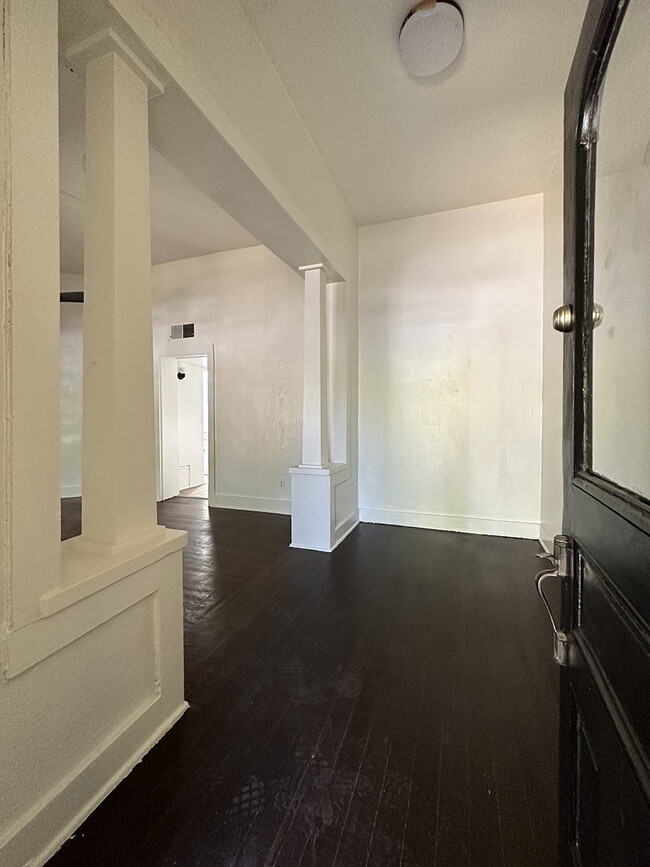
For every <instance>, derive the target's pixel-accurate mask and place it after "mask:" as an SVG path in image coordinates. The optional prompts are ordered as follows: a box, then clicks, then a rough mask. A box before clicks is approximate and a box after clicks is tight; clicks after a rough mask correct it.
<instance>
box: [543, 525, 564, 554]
mask: <svg viewBox="0 0 650 867" xmlns="http://www.w3.org/2000/svg"><path fill="white" fill-rule="evenodd" d="M561 532H562V528H561V527H552V526H551V525H550V524H540V527H539V543H540V545H541V546H542V548H543V549H544V550H545V551H546V553H547V554H550V553H552V552H553V539H554V538H555V536H556V535H559V534H560V533H561Z"/></svg>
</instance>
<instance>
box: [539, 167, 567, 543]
mask: <svg viewBox="0 0 650 867" xmlns="http://www.w3.org/2000/svg"><path fill="white" fill-rule="evenodd" d="M558 175H559V176H558V178H557V179H556V180H557V182H556V183H555V184H554V185H553V188H552V189H551V190H549V191H548V192H546V193H545V194H544V324H543V391H542V406H543V408H544V409H543V414H542V520H541V529H540V541H541V543H542V545H543V546H544V547H545V548H546V550H547V551H550V550H552V548H553V537H554V536H555V535H557V534H558V533H561V532H562V504H563V499H564V498H563V494H562V356H563V338H562V335H561V334H559V333H558V332H557V331H554V330H553V311H554V310H555V309H556V308H557V307H560V306H561V305H562V303H563V300H562V299H563V254H562V250H563V218H562V190H561V188H560V184H561V180H562V178H561V172H559V173H558Z"/></svg>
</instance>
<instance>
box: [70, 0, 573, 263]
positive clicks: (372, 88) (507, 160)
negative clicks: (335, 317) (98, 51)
mask: <svg viewBox="0 0 650 867" xmlns="http://www.w3.org/2000/svg"><path fill="white" fill-rule="evenodd" d="M240 2H241V4H242V6H243V8H244V9H245V11H246V13H247V14H248V16H249V18H250V20H251V22H252V23H253V26H254V27H255V28H256V30H257V32H258V34H259V37H260V39H261V41H262V43H263V44H264V46H265V47H266V50H267V51H268V53H269V55H270V56H271V59H272V60H273V62H274V64H275V66H276V68H277V70H278V72H279V75H280V77H281V79H282V81H283V82H284V85H285V87H286V89H287V91H288V93H289V96H290V97H291V99H292V100H293V102H294V103H295V105H296V107H297V109H298V111H299V113H300V114H301V116H302V118H303V121H304V123H305V126H306V128H307V130H308V131H309V133H310V134H311V136H312V138H313V140H314V142H315V143H316V146H317V147H318V149H319V150H320V152H321V154H322V156H323V159H324V160H325V162H326V163H327V165H328V166H329V169H330V171H331V174H332V176H333V178H334V180H335V182H336V183H337V184H338V186H339V188H340V189H341V191H342V193H343V195H344V196H345V198H346V199H347V201H348V204H349V206H350V208H351V210H352V212H353V214H354V216H355V217H356V219H357V222H358V223H359V224H360V225H367V224H371V223H378V222H383V221H387V220H394V219H401V218H404V217H412V216H417V215H421V214H429V213H434V212H437V211H443V210H449V209H452V208H459V207H466V206H468V205H473V204H479V203H482V202H490V201H498V200H501V199H507V198H512V197H515V196H522V195H527V194H529V193H536V192H540V191H542V190H543V189H544V188H545V186H546V185H547V183H548V179H549V177H550V175H551V172H552V170H553V167H554V166H555V175H556V176H557V174H558V171H557V170H558V167H559V165H560V164H561V146H562V110H563V109H562V103H563V90H564V85H565V82H566V78H567V75H568V72H569V67H570V64H571V60H572V57H573V52H574V50H575V45H576V43H577V40H578V35H579V32H580V27H581V23H582V18H583V16H584V12H585V9H586V5H587V0H550V2H547V3H545V4H543V3H539V0H490V2H486V0H460V3H461V6H462V9H463V13H464V17H465V43H464V46H463V48H462V50H461V53H460V55H459V57H458V58H457V60H456V61H455V62H454V63H453V64H452V65H451V66H450V67H449V69H447V70H446V71H445V72H443V73H442V74H441V75H438V76H435V77H433V78H431V79H414V78H410V77H409V76H408V75H407V74H406V73H405V72H404V70H403V69H402V67H401V65H400V62H399V57H398V53H397V37H398V34H399V29H400V26H401V23H402V21H403V19H404V17H405V15H406V13H407V12H408V11H409V9H410V8H411V6H412V5H413V3H414V2H415V0H354V2H350V0H327V2H323V0H240ZM60 82H61V83H60V99H61V270H63V271H70V272H73V273H81V271H82V270H83V195H84V192H83V186H84V180H83V155H84V149H85V148H84V85H83V82H82V81H80V80H79V79H78V78H77V77H76V76H75V75H74V74H73V73H71V72H70V71H69V70H68V69H66V67H65V66H62V67H61V75H60ZM150 159H151V215H152V261H153V262H154V263H159V262H167V261H172V260H175V259H183V258H188V257H192V256H201V255H205V254H207V253H213V252H219V251H222V250H229V249H237V248H240V247H248V246H252V245H255V244H257V243H258V242H257V241H256V239H255V238H254V237H253V235H251V234H250V233H249V232H247V231H246V230H245V229H243V228H242V227H241V226H240V225H239V224H238V223H237V222H235V221H234V220H233V219H232V218H231V217H230V216H228V215H227V214H226V212H225V211H223V210H222V209H221V208H219V207H218V206H217V205H216V204H215V203H214V202H213V201H212V199H210V198H208V197H207V196H206V195H205V194H204V193H202V192H201V191H200V190H199V189H198V187H196V186H195V185H194V184H192V182H191V181H189V180H187V178H186V177H185V176H184V175H183V174H182V173H181V172H179V171H178V170H177V169H175V168H174V167H173V166H172V165H171V164H170V163H169V162H167V161H166V160H165V159H164V158H163V157H162V156H161V155H160V154H159V153H157V152H156V151H155V150H153V149H152V150H151V152H150Z"/></svg>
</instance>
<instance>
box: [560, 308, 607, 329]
mask: <svg viewBox="0 0 650 867" xmlns="http://www.w3.org/2000/svg"><path fill="white" fill-rule="evenodd" d="M575 321H576V317H575V313H574V312H573V307H572V306H571V304H563V305H562V307H558V308H557V310H556V311H555V312H554V313H553V328H555V330H556V331H561V332H562V333H563V334H568V333H569V332H570V331H573V326H574V325H575ZM592 321H593V327H594V328H598V326H599V325H600V323H601V322H602V321H603V308H602V307H601V306H600V304H596V303H594V306H593V311H592Z"/></svg>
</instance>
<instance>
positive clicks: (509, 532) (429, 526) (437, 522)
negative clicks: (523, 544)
mask: <svg viewBox="0 0 650 867" xmlns="http://www.w3.org/2000/svg"><path fill="white" fill-rule="evenodd" d="M359 520H360V521H362V522H363V523H367V524H393V525H395V526H396V527H420V528H422V529H426V530H451V531H452V532H454V533H477V534H478V535H480V536H508V537H510V538H514V539H539V534H540V527H539V524H538V523H536V522H533V521H503V520H495V519H494V518H474V517H468V516H465V515H436V514H434V513H433V512H398V511H395V510H393V509H366V508H361V509H359Z"/></svg>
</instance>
